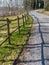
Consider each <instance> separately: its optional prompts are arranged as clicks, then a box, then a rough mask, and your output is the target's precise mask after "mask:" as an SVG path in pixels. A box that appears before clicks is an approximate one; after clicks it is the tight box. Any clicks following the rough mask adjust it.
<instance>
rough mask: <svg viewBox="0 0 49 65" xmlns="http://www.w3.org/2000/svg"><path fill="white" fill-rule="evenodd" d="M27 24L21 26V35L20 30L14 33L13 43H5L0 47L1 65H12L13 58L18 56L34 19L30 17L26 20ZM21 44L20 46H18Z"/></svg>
mask: <svg viewBox="0 0 49 65" xmlns="http://www.w3.org/2000/svg"><path fill="white" fill-rule="evenodd" d="M26 22H27V24H26V23H25V26H24V27H23V26H22V27H21V30H20V32H21V33H20V35H19V34H18V31H16V32H15V33H13V34H12V36H11V45H9V44H5V45H4V46H2V47H0V65H9V64H10V65H11V63H12V62H13V60H14V59H15V58H17V56H18V54H19V52H20V50H21V48H22V46H21V45H24V44H25V42H26V40H27V36H28V32H29V29H28V27H29V26H30V24H31V23H32V19H31V18H30V17H29V19H28V20H27V21H26ZM17 44H19V45H20V46H16V45H17Z"/></svg>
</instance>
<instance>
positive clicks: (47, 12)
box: [37, 9, 49, 16]
mask: <svg viewBox="0 0 49 65" xmlns="http://www.w3.org/2000/svg"><path fill="white" fill-rule="evenodd" d="M37 12H38V13H43V14H45V15H48V16H49V11H45V10H44V9H39V11H37Z"/></svg>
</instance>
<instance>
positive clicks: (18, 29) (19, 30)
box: [17, 16, 20, 35]
mask: <svg viewBox="0 0 49 65" xmlns="http://www.w3.org/2000/svg"><path fill="white" fill-rule="evenodd" d="M17 19H18V32H19V35H20V25H19V17H18V16H17Z"/></svg>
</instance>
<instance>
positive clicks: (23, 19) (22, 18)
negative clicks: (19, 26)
mask: <svg viewBox="0 0 49 65" xmlns="http://www.w3.org/2000/svg"><path fill="white" fill-rule="evenodd" d="M22 19H23V26H24V16H23V15H22Z"/></svg>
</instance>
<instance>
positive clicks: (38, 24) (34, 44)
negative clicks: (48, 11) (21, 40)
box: [17, 11, 49, 65]
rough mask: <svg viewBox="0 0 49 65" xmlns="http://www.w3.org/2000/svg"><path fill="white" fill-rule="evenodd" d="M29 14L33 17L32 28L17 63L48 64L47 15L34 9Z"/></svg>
mask: <svg viewBox="0 0 49 65" xmlns="http://www.w3.org/2000/svg"><path fill="white" fill-rule="evenodd" d="M29 15H30V16H31V17H32V18H34V29H33V28H32V30H31V33H32V34H31V36H30V39H29V42H28V44H27V45H26V49H24V51H23V53H22V59H21V60H20V61H19V62H18V64H17V65H49V16H46V15H44V14H40V13H37V12H36V11H31V12H29Z"/></svg>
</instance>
